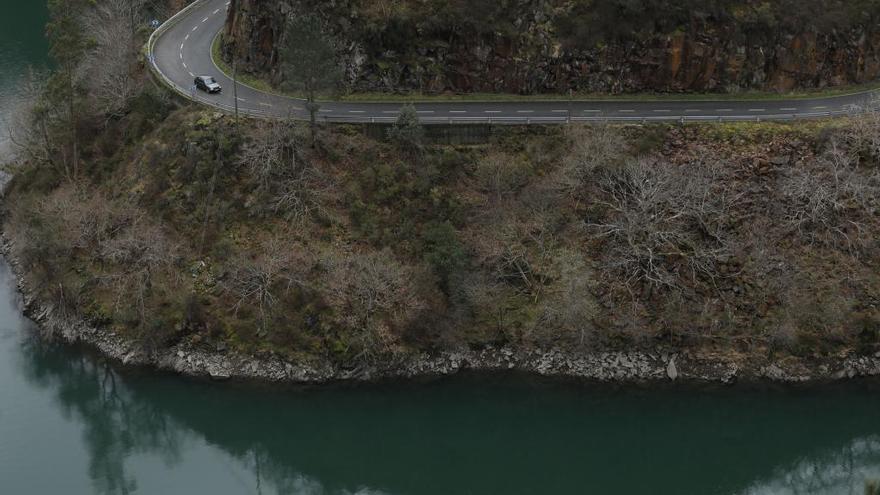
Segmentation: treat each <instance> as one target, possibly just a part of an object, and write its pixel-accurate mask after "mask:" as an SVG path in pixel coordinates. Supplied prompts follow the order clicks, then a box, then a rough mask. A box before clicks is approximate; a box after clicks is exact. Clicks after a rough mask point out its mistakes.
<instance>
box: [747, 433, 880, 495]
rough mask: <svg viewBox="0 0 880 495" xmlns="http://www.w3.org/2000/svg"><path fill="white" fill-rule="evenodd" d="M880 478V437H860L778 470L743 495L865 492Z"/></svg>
mask: <svg viewBox="0 0 880 495" xmlns="http://www.w3.org/2000/svg"><path fill="white" fill-rule="evenodd" d="M877 479H880V436H878V435H875V436H869V437H864V438H857V439H855V440H853V441H852V442H850V443H849V445H847V446H845V447H843V448H841V449H840V450H837V451H834V452H830V453H828V454H826V455H823V456H819V457H818V458H812V459H803V460H800V461H798V462H797V463H795V464H794V465H793V466H791V467H788V468H787V469H778V470H777V471H776V472H775V473H774V477H773V478H772V479H770V480H766V481H762V482H759V483H755V484H754V485H753V486H751V487H749V488H748V489H746V490H744V491H743V492H742V494H743V495H770V494H772V495H801V494H823V493H830V494H851V495H861V494H863V493H864V484H865V480H877Z"/></svg>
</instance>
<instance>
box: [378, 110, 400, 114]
mask: <svg viewBox="0 0 880 495" xmlns="http://www.w3.org/2000/svg"><path fill="white" fill-rule="evenodd" d="M382 113H400V110H382Z"/></svg>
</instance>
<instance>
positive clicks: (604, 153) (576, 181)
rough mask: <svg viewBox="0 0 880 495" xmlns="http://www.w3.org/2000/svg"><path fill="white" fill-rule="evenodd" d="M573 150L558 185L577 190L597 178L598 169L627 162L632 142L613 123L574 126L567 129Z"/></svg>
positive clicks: (562, 168) (558, 178) (567, 158)
mask: <svg viewBox="0 0 880 495" xmlns="http://www.w3.org/2000/svg"><path fill="white" fill-rule="evenodd" d="M567 137H568V139H569V141H570V142H571V148H570V149H571V151H570V152H569V153H568V155H567V156H566V157H565V159H564V160H563V162H562V164H561V166H560V169H559V173H558V176H557V177H556V182H557V184H556V185H557V186H558V187H560V188H561V189H563V190H565V191H574V190H577V189H579V188H581V187H583V186H584V185H586V184H587V183H588V182H589V181H591V180H592V179H593V178H595V174H596V171H597V170H605V171H613V170H614V169H616V168H618V167H620V166H621V165H622V164H623V161H624V159H625V158H626V156H627V150H628V148H629V145H628V144H627V142H626V139H625V138H624V137H623V135H622V134H621V133H620V131H619V130H618V129H617V128H615V127H612V126H610V125H600V126H573V127H570V128H569V129H568V131H567Z"/></svg>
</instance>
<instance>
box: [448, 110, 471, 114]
mask: <svg viewBox="0 0 880 495" xmlns="http://www.w3.org/2000/svg"><path fill="white" fill-rule="evenodd" d="M449 113H467V110H450V111H449Z"/></svg>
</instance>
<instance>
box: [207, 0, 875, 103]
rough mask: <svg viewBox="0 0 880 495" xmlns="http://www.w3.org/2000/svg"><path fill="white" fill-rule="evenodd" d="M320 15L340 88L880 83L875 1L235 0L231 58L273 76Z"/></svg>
mask: <svg viewBox="0 0 880 495" xmlns="http://www.w3.org/2000/svg"><path fill="white" fill-rule="evenodd" d="M305 11H317V12H320V13H321V15H322V17H323V19H325V22H326V27H327V29H328V30H329V31H332V32H333V34H334V35H335V36H336V38H337V39H338V41H339V46H340V51H341V52H343V55H344V60H345V63H346V66H347V74H348V80H347V86H348V88H347V89H350V90H356V91H401V90H404V91H408V90H421V91H424V92H442V91H455V92H480V91H486V92H510V93H549V92H567V91H569V90H574V91H597V92H628V91H736V90H739V89H763V90H780V91H782V90H791V89H797V88H823V87H829V86H838V85H845V84H855V83H864V82H868V81H872V80H874V79H876V78H878V77H880V26H878V22H880V1H878V0H846V1H839V0H838V1H835V0H830V1H827V0H800V1H797V2H794V1H789V0H777V1H772V2H766V1H760V2H759V1H755V0H714V1H711V0H710V1H697V0H683V1H679V2H668V1H666V0H635V1H627V2H624V1H622V0H509V1H504V0H502V1H495V0H473V1H471V2H464V1H461V0H451V1H440V0H331V1H321V0H233V2H232V5H231V9H230V11H229V18H228V24H227V30H226V36H225V38H224V40H225V41H224V48H225V52H226V55H227V56H232V55H233V54H234V56H236V57H237V58H238V60H239V62H240V63H241V64H242V66H243V67H245V68H246V69H247V70H250V71H252V72H257V73H267V74H270V75H271V78H272V80H273V81H274V82H276V83H278V82H280V80H281V78H282V77H283V76H282V75H281V74H280V72H279V63H278V62H279V55H278V53H279V50H278V47H279V45H280V43H282V42H283V41H284V39H285V19H286V18H287V17H288V16H291V15H296V12H305Z"/></svg>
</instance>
